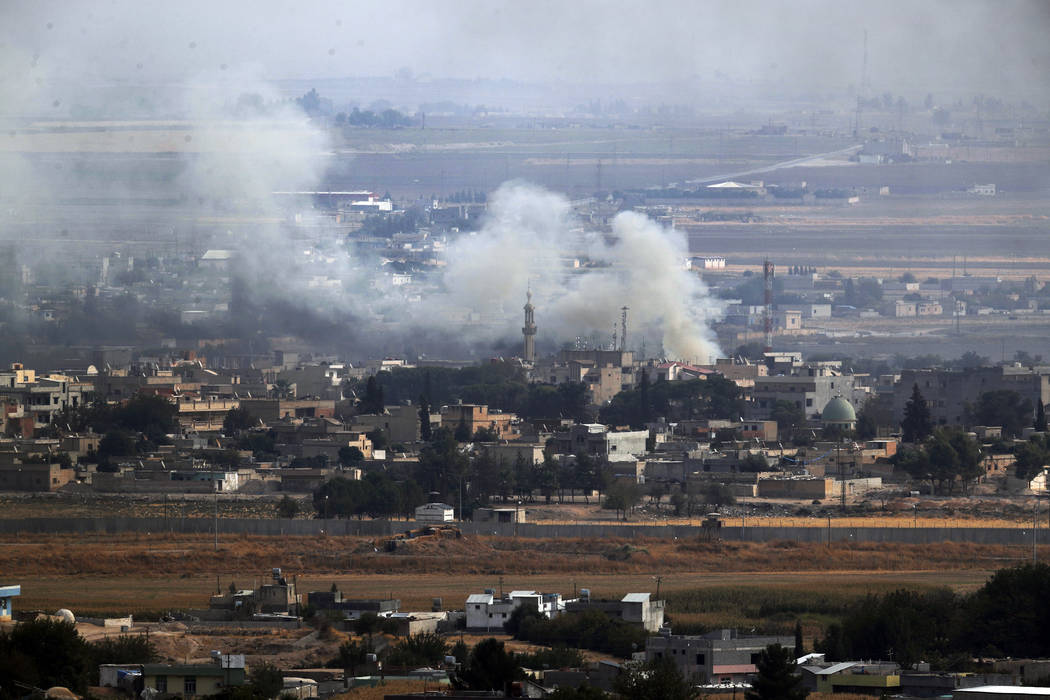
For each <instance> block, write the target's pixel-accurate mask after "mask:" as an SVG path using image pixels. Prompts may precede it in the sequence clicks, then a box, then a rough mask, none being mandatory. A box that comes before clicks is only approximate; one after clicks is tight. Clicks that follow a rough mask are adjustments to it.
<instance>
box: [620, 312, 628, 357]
mask: <svg viewBox="0 0 1050 700" xmlns="http://www.w3.org/2000/svg"><path fill="white" fill-rule="evenodd" d="M629 308H630V307H628V306H624V307H621V308H620V351H621V352H623V351H624V350H626V349H627V311H628V309H629Z"/></svg>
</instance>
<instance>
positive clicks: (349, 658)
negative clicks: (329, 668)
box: [338, 640, 372, 676]
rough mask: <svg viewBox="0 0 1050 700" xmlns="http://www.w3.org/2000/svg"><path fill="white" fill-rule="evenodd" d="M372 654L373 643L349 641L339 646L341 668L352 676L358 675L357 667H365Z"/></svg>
mask: <svg viewBox="0 0 1050 700" xmlns="http://www.w3.org/2000/svg"><path fill="white" fill-rule="evenodd" d="M371 653H372V644H371V642H368V641H365V640H361V641H360V642H355V641H353V640H349V641H346V642H343V643H342V644H340V645H339V657H338V662H339V666H340V667H341V668H342V669H343V670H344V671H346V672H349V673H350V675H351V676H356V675H357V667H358V666H364V665H365V663H366V662H367V661H368V655H369V654H371Z"/></svg>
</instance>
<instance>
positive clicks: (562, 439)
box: [551, 423, 649, 458]
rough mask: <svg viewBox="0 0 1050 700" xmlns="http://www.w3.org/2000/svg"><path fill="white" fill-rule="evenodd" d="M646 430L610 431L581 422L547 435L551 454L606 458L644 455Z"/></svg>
mask: <svg viewBox="0 0 1050 700" xmlns="http://www.w3.org/2000/svg"><path fill="white" fill-rule="evenodd" d="M648 439H649V431H648V430H624V431H610V430H609V428H607V427H606V426H604V425H602V424H600V423H581V424H578V425H574V426H572V427H571V428H569V429H568V430H566V431H562V432H557V433H555V434H554V435H553V436H552V437H551V441H552V442H551V450H552V451H553V452H554V454H562V455H575V454H579V453H581V452H583V453H586V454H590V455H596V456H599V457H603V458H608V457H610V456H611V455H614V454H615V455H634V456H636V457H638V456H642V455H644V454H645V452H646V449H645V442H646V440H648Z"/></svg>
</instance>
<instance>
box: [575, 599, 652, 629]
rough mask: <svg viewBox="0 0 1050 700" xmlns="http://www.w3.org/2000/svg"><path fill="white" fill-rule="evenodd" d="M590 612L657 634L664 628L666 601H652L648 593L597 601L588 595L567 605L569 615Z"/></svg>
mask: <svg viewBox="0 0 1050 700" xmlns="http://www.w3.org/2000/svg"><path fill="white" fill-rule="evenodd" d="M590 610H598V611H599V612H603V613H605V614H606V615H608V616H609V617H612V618H614V619H617V620H622V621H624V622H628V623H630V624H633V625H637V626H639V627H641V628H642V629H644V630H645V631H646V632H657V631H659V630H660V629H661V628H662V627H663V626H664V601H662V600H651V599H650V595H649V594H648V593H628V594H627V595H625V596H624V597H623V598H621V599H620V600H597V599H594V598H591V597H590V595H589V594H587V595H582V596H581V597H580V598H579V599H578V600H570V601H567V602H566V603H565V612H566V613H567V614H569V613H581V612H587V611H590Z"/></svg>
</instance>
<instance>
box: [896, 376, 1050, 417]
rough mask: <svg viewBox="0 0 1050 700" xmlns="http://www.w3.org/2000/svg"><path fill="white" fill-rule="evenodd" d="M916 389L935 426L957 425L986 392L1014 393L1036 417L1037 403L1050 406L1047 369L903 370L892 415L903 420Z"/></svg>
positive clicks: (1049, 386) (1049, 379)
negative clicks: (905, 410) (913, 391)
mask: <svg viewBox="0 0 1050 700" xmlns="http://www.w3.org/2000/svg"><path fill="white" fill-rule="evenodd" d="M916 385H917V386H918V387H919V393H920V394H922V398H923V400H925V402H926V406H927V407H928V408H929V409H930V417H931V418H932V420H933V422H934V423H935V424H938V425H960V424H961V423H962V422H963V420H964V418H965V417H964V415H963V408H964V406H965V405H966V404H970V405H973V404H975V403H976V402H977V400H978V399H979V398H980V396H981V394H983V393H985V392H989V391H1015V392H1017V393H1018V394H1020V396H1021V398H1022V399H1027V400H1028V401H1029V402H1030V403H1031V405H1032V407H1033V408H1032V410H1033V414H1032V415H1033V417H1034V415H1035V413H1034V411H1035V406H1036V402H1037V401H1038V402H1042V403H1043V405H1044V406H1045V405H1046V404H1047V403H1048V402H1050V367H1022V366H1020V365H1018V364H1013V365H999V366H996V367H976V368H971V369H967V370H950V369H905V370H901V374H900V381H898V382H897V384H896V386H895V387H894V392H893V411H894V415H896V416H897V417H898V418H901V419H902V418H903V417H904V406H905V404H906V403H907V402H908V401H909V400H910V399H911V395H912V390H913V388H914V387H915V386H916Z"/></svg>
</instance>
